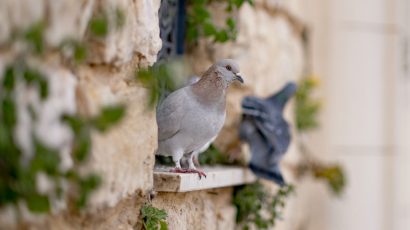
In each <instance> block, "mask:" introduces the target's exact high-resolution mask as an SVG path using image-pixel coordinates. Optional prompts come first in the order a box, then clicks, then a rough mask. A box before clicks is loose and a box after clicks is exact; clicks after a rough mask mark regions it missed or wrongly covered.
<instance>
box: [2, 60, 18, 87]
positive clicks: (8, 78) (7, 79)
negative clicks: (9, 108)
mask: <svg viewBox="0 0 410 230" xmlns="http://www.w3.org/2000/svg"><path fill="white" fill-rule="evenodd" d="M15 81H16V79H15V76H14V67H13V66H7V67H6V69H5V70H4V79H3V88H4V90H5V91H6V92H10V91H12V90H13V89H14V85H15V84H16V83H15Z"/></svg>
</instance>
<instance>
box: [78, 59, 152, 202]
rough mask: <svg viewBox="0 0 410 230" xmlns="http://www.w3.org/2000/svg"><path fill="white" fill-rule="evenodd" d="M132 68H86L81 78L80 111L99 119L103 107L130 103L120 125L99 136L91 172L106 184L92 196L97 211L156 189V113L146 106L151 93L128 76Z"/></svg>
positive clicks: (80, 75) (80, 73)
mask: <svg viewBox="0 0 410 230" xmlns="http://www.w3.org/2000/svg"><path fill="white" fill-rule="evenodd" d="M132 66H133V65H132V64H131V65H129V66H128V69H127V68H125V67H124V68H123V69H121V71H118V70H117V69H115V68H108V67H99V68H95V67H94V68H88V67H87V68H82V69H81V70H80V71H79V73H78V75H79V86H78V89H77V95H79V97H78V99H79V101H78V105H79V106H80V108H79V111H80V112H83V113H86V114H96V113H98V110H99V109H100V108H101V106H103V105H109V104H112V103H116V104H117V103H120V104H125V105H126V107H127V114H126V116H125V118H124V119H123V120H122V121H121V123H120V124H119V125H117V126H115V127H114V128H113V129H112V130H110V131H109V132H107V133H104V134H97V133H96V134H95V135H94V137H93V144H94V147H93V150H92V155H91V159H90V165H89V167H87V168H88V169H91V170H94V171H97V172H99V173H101V176H102V178H104V182H103V183H104V184H103V186H102V188H101V189H100V190H98V192H97V193H95V195H94V196H93V197H92V200H91V203H92V204H93V205H95V206H100V205H108V206H114V205H115V204H116V203H117V202H118V201H120V200H121V199H122V198H125V197H127V196H129V195H131V194H133V193H135V192H136V191H137V190H142V191H148V190H150V189H152V181H153V177H152V176H153V166H154V155H153V154H154V150H155V149H156V144H157V128H156V122H155V112H154V111H153V110H149V109H148V108H147V107H146V102H147V100H148V99H147V91H146V90H145V89H144V88H142V87H141V86H140V85H138V84H136V83H135V82H132V81H127V77H130V76H132V74H133V71H132V70H133V68H132Z"/></svg>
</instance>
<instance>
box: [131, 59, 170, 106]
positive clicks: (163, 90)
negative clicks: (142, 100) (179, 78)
mask: <svg viewBox="0 0 410 230" xmlns="http://www.w3.org/2000/svg"><path fill="white" fill-rule="evenodd" d="M172 65H174V64H173V63H172V62H166V61H165V62H157V63H155V64H154V65H153V66H150V67H148V68H145V69H140V70H138V71H136V73H135V76H136V79H137V80H139V81H140V82H141V83H142V84H143V85H144V86H145V87H146V88H147V89H148V90H149V99H148V105H149V107H151V108H153V107H154V106H155V105H156V104H157V103H158V101H159V100H160V99H161V98H162V97H164V96H165V95H166V94H167V93H169V92H172V91H174V90H175V89H176V85H177V84H176V80H175V79H174V78H173V76H174V74H175V73H174V72H173V70H172Z"/></svg>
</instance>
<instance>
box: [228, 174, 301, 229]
mask: <svg viewBox="0 0 410 230" xmlns="http://www.w3.org/2000/svg"><path fill="white" fill-rule="evenodd" d="M293 193H294V187H293V186H292V185H286V186H283V187H281V188H279V190H277V192H276V193H275V194H273V195H272V194H270V193H269V191H267V189H266V188H265V187H264V186H263V184H262V183H261V182H259V181H257V182H255V183H253V184H248V185H244V186H239V187H236V188H235V191H234V197H233V203H234V205H235V206H236V208H237V215H236V222H237V223H238V224H241V226H243V229H244V230H245V229H253V228H256V229H269V228H272V227H273V226H275V223H276V221H277V220H278V219H281V218H282V216H283V210H284V208H285V205H286V203H285V200H286V199H287V198H288V197H289V196H290V195H291V194H293ZM252 227H253V228H252Z"/></svg>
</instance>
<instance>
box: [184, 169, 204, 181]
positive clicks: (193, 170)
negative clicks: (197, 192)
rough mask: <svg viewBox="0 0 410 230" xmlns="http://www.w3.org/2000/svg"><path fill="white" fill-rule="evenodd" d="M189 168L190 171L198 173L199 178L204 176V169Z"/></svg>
mask: <svg viewBox="0 0 410 230" xmlns="http://www.w3.org/2000/svg"><path fill="white" fill-rule="evenodd" d="M188 170H191V173H198V176H199V179H201V178H202V177H205V178H206V174H205V173H204V171H201V170H198V169H188Z"/></svg>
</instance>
